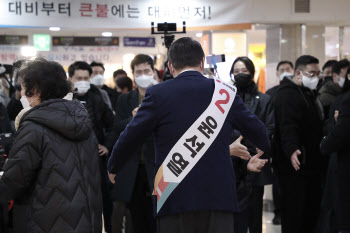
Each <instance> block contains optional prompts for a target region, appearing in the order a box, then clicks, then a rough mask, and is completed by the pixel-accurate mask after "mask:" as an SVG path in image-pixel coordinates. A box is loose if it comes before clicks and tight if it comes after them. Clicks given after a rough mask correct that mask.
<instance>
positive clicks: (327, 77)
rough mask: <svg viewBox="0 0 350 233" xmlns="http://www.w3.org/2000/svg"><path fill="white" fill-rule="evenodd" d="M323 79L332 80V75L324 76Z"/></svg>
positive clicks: (325, 80)
mask: <svg viewBox="0 0 350 233" xmlns="http://www.w3.org/2000/svg"><path fill="white" fill-rule="evenodd" d="M323 79H324V82H328V81H333V76H326V77H324V78H323Z"/></svg>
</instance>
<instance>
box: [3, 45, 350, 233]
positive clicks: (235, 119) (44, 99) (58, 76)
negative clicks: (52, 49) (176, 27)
mask: <svg viewBox="0 0 350 233" xmlns="http://www.w3.org/2000/svg"><path fill="white" fill-rule="evenodd" d="M168 59H169V63H168V66H169V70H170V72H171V73H172V75H173V76H174V77H175V79H172V80H169V81H165V82H163V81H162V77H161V76H162V75H161V72H159V71H158V70H156V69H155V67H154V61H153V59H152V58H151V57H150V56H148V55H145V54H139V55H137V56H135V58H134V59H133V60H132V62H131V64H130V66H131V70H132V74H133V79H134V82H133V81H132V79H130V78H129V77H127V73H126V72H125V71H124V70H122V69H120V70H117V71H115V72H114V73H113V76H114V82H115V88H111V87H108V86H106V85H105V84H104V83H105V78H104V72H105V68H104V65H103V64H102V63H99V62H92V63H91V64H88V63H86V62H84V61H76V62H74V63H73V64H71V65H70V66H69V68H68V72H67V73H68V77H67V75H66V72H65V70H64V69H63V67H62V66H61V65H60V64H59V63H57V62H54V61H48V60H46V59H44V58H33V59H29V60H26V61H25V60H20V61H17V62H15V63H14V64H12V65H1V66H0V136H1V138H0V139H1V140H0V143H1V144H0V153H1V154H0V171H1V170H3V171H4V172H3V173H1V180H0V232H14V233H17V232H18V233H20V232H35V233H38V232H77V233H78V232H79V233H80V232H81V233H83V232H84V233H88V232H91V233H100V232H101V230H102V223H103V224H104V229H105V232H106V233H111V232H118V233H119V232H127V233H129V232H130V233H141V232H142V233H147V232H150V233H151V232H152V233H155V232H160V233H162V232H216V233H220V232H235V233H236V232H237V233H247V232H248V231H249V232H250V233H262V226H263V223H262V215H263V196H264V186H265V185H268V184H273V199H274V208H275V217H274V219H273V223H274V224H275V225H281V229H282V233H303V232H305V233H306V232H307V233H310V232H315V233H319V232H320V233H321V232H322V233H323V232H324V233H326V232H327V233H336V232H342V233H346V232H350V221H349V217H350V215H349V212H350V204H349V203H350V189H349V183H348V177H349V175H350V174H348V173H349V172H350V170H349V169H348V166H350V159H349V158H350V157H349V156H348V149H347V148H346V138H347V137H346V131H347V130H348V129H349V127H350V125H349V117H350V115H349V114H350V109H349V107H350V102H349V101H350V91H349V90H350V62H349V61H348V60H347V59H344V60H340V61H336V60H330V61H327V62H326V63H325V64H324V66H323V67H322V69H321V68H320V64H319V60H318V59H317V58H315V57H313V56H310V55H303V56H300V57H299V58H298V59H297V60H296V61H295V64H294V65H293V62H291V61H281V62H279V63H278V65H277V69H276V75H277V77H278V79H279V80H280V84H279V85H278V86H276V87H273V88H271V89H269V90H267V91H266V93H262V92H260V91H259V90H258V87H257V85H256V83H255V82H254V76H255V67H254V64H253V62H252V61H251V60H250V59H249V58H248V57H238V58H237V59H236V60H235V61H234V62H233V64H232V68H231V70H230V74H229V75H230V77H231V81H232V83H230V84H227V86H230V87H231V90H234V91H233V92H232V93H231V92H230V91H229V90H228V91H226V89H222V90H224V91H220V95H222V96H223V97H224V96H225V95H226V96H227V97H228V98H227V102H225V103H224V102H221V103H222V104H217V105H216V106H218V108H219V110H220V111H221V112H225V109H224V108H223V107H222V106H223V105H225V104H227V103H228V102H229V99H230V98H229V97H232V96H231V95H232V94H233V93H234V95H236V96H235V97H233V98H234V99H232V101H233V102H230V103H231V106H229V108H228V110H229V111H228V113H227V116H225V118H223V122H224V123H222V125H221V126H220V127H222V129H221V131H220V132H218V134H217V135H216V136H215V137H214V136H212V137H214V138H213V141H212V142H211V143H212V144H211V146H209V148H207V149H205V152H204V156H203V157H202V158H199V160H200V161H199V162H198V163H197V165H193V166H194V167H193V168H192V170H190V171H189V173H188V176H186V177H185V178H183V179H184V180H183V181H182V182H180V183H179V184H178V185H176V186H175V187H174V188H173V190H171V191H169V189H167V188H168V187H169V186H171V185H169V184H174V183H171V182H170V183H169V182H167V181H166V179H165V178H158V173H159V172H160V173H161V174H162V173H163V170H164V171H165V169H166V167H168V168H169V169H170V170H172V171H176V174H177V175H180V173H181V172H185V171H186V170H185V169H186V167H188V166H187V165H188V163H189V162H188V161H187V160H186V157H185V156H183V154H182V155H181V154H180V153H174V155H172V158H171V155H170V154H169V155H170V163H169V164H170V165H169V164H163V162H164V161H167V159H168V156H167V155H168V153H170V152H169V151H172V148H173V147H174V148H178V147H177V142H178V141H180V138H181V136H182V135H183V134H184V133H185V132H186V130H187V129H188V128H189V127H191V125H192V124H194V122H196V119H197V118H200V117H201V114H202V113H203V112H205V110H206V108H207V107H208V105H209V107H208V108H210V107H211V104H209V103H211V99H212V98H213V99H214V97H215V95H213V94H212V93H213V92H214V93H215V90H216V89H215V88H216V86H215V85H219V84H216V82H218V83H221V81H220V80H219V79H217V77H215V78H214V82H213V81H212V79H210V78H205V77H204V76H203V71H204V52H203V50H202V48H201V46H200V44H199V43H198V42H196V41H194V40H192V39H190V38H182V39H179V40H177V41H175V42H174V43H173V45H172V46H171V47H170V49H169V53H168ZM268 78H272V77H268ZM215 80H216V81H215ZM214 83H215V85H214ZM231 85H233V86H235V87H233V88H232V86H231ZM134 87H135V88H134ZM223 88H224V87H223ZM208 90H209V91H208ZM208 93H209V94H208ZM212 95H213V96H212ZM230 101H231V99H230ZM214 105H215V104H214ZM203 114H204V113H203ZM213 114H214V113H213ZM210 117H211V116H210ZM210 117H208V118H206V119H207V120H206V122H205V121H203V123H202V125H201V126H200V127H198V130H199V131H200V132H201V133H202V134H203V135H204V136H206V137H207V138H208V139H209V138H210V137H211V135H214V134H215V133H214V132H215V129H217V128H219V127H218V126H219V121H218V120H217V119H216V118H215V119H216V120H215V119H214V118H210ZM201 127H202V128H201ZM186 133H187V132H186ZM197 139H198V140H199V142H196V140H197ZM200 140H201V138H200V136H199V135H198V134H195V136H194V137H192V138H190V139H186V141H185V143H184V144H183V145H185V146H187V149H188V150H190V151H191V153H192V155H193V157H195V156H196V155H197V154H198V155H199V154H200V151H201V150H202V148H205V145H206V143H204V142H203V143H200ZM186 143H188V144H186ZM190 144H191V145H192V146H191V147H190V146H189V145H190ZM179 148H180V147H179ZM179 150H180V149H179ZM203 150H204V149H203ZM181 151H182V150H181ZM181 151H180V152H181ZM226 155H230V156H226ZM225 156H226V157H225ZM163 165H164V166H163ZM165 174H166V173H165V172H164V176H165ZM168 183H169V184H168ZM165 184H166V185H165ZM167 185H168V186H167ZM163 188H164V189H163ZM172 191H173V192H172ZM169 192H170V193H169ZM166 193H169V194H167V195H170V196H169V198H168V199H167V200H165V201H164V202H165V203H164V204H163V203H162V207H160V202H162V197H164V196H163V195H165V194H166ZM157 206H158V208H160V210H159V209H157ZM194 213H195V214H194ZM102 216H103V221H102Z"/></svg>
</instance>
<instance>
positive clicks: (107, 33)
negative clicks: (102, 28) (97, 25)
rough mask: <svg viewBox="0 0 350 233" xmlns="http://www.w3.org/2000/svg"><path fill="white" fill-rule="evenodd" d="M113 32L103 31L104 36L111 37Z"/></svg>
mask: <svg viewBox="0 0 350 233" xmlns="http://www.w3.org/2000/svg"><path fill="white" fill-rule="evenodd" d="M112 35H113V34H112V32H102V36H105V37H111V36H112Z"/></svg>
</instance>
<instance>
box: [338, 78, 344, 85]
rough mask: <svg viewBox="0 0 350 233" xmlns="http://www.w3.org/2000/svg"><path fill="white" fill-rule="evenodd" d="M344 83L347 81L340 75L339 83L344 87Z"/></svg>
mask: <svg viewBox="0 0 350 233" xmlns="http://www.w3.org/2000/svg"><path fill="white" fill-rule="evenodd" d="M344 83H345V78H343V77H340V79H339V81H338V85H339V86H340V87H341V88H343V87H344Z"/></svg>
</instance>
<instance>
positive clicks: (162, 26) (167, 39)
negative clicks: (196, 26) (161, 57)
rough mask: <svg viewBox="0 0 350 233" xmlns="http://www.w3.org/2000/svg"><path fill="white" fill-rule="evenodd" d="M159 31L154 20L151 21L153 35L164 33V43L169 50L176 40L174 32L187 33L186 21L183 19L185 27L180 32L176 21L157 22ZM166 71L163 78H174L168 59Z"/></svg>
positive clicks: (165, 65) (165, 64)
mask: <svg viewBox="0 0 350 233" xmlns="http://www.w3.org/2000/svg"><path fill="white" fill-rule="evenodd" d="M157 31H158V32H155V31H154V22H152V23H151V33H152V35H157V34H158V35H159V34H164V36H162V39H164V43H163V45H165V47H166V48H167V49H168V50H169V48H170V46H171V44H172V43H173V42H174V40H175V36H174V35H173V34H182V33H186V22H185V21H183V28H182V32H178V31H177V27H176V23H167V22H165V23H158V24H157ZM164 67H165V70H164V73H163V80H164V81H166V80H169V79H173V78H174V77H173V75H172V74H171V73H170V70H169V67H168V59H167V60H166V61H165V63H164Z"/></svg>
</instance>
